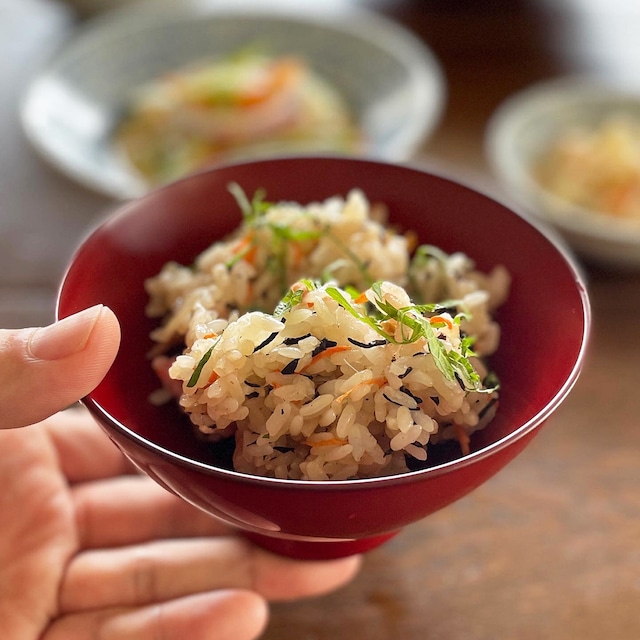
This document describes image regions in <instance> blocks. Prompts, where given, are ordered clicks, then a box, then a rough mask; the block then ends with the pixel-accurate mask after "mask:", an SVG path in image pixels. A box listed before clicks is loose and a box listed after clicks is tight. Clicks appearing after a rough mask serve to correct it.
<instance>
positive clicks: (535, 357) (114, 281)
mask: <svg viewBox="0 0 640 640" xmlns="http://www.w3.org/2000/svg"><path fill="white" fill-rule="evenodd" d="M231 182H237V183H238V184H240V185H241V186H242V188H243V189H244V190H245V192H246V193H249V194H252V193H254V192H255V191H256V190H257V189H260V188H264V189H266V192H267V198H268V199H269V200H272V201H273V200H281V199H282V200H293V201H296V202H300V203H303V204H306V203H308V202H310V201H313V200H322V199H325V198H327V197H329V196H333V195H346V194H347V192H348V191H349V190H350V189H352V188H354V187H358V188H360V189H362V190H363V191H364V192H365V194H366V195H367V196H368V198H369V199H370V200H371V201H372V202H382V203H385V204H386V205H387V206H388V209H389V213H390V220H391V221H392V222H393V223H394V224H395V225H397V226H399V227H400V228H402V229H405V230H409V229H411V230H413V231H415V232H417V234H418V236H419V238H420V240H421V242H428V243H430V244H435V245H437V246H439V247H441V248H442V249H444V250H445V251H448V252H452V251H463V252H465V253H467V254H468V255H470V256H471V257H472V258H473V259H474V260H475V261H476V264H477V266H478V268H480V269H482V270H489V269H490V268H491V267H493V266H494V265H496V264H503V265H505V266H506V267H507V268H508V270H509V271H510V273H511V276H512V278H513V281H512V289H511V294H510V297H509V299H508V301H507V303H506V304H505V305H504V307H503V308H502V309H501V310H500V312H499V316H498V318H499V321H500V323H501V327H502V342H501V346H500V349H499V351H498V353H497V354H496V355H495V357H494V358H493V360H492V366H493V368H494V369H495V370H496V372H497V373H498V375H499V376H500V379H501V383H502V391H501V404H500V407H499V411H498V414H497V416H496V418H495V419H494V421H493V422H492V423H491V424H490V425H489V426H488V427H487V428H486V429H485V430H483V431H481V432H478V433H477V434H476V435H475V436H474V437H473V439H472V452H471V454H470V455H468V456H466V457H464V458H459V457H457V458H447V457H443V458H442V459H440V460H438V459H437V457H436V456H432V460H434V461H435V462H436V463H435V465H434V466H432V467H430V468H427V469H423V470H420V471H414V472H411V473H408V474H406V475H400V476H394V477H386V478H377V479H372V480H351V481H334V482H305V481H296V480H276V479H270V478H259V477H253V476H249V475H245V474H242V473H237V472H234V471H231V470H229V469H227V468H223V467H222V461H221V459H220V458H219V457H218V453H217V452H216V451H215V450H214V449H213V448H212V447H211V446H207V445H205V444H203V443H201V442H198V441H197V440H196V439H195V438H194V437H193V435H192V431H191V427H190V424H189V423H188V420H187V419H186V418H185V417H184V416H183V415H181V414H180V412H179V411H178V409H177V408H176V407H175V406H173V405H167V406H163V407H157V406H154V405H152V404H151V403H150V402H149V401H148V396H149V394H150V392H151V391H153V390H154V389H155V388H156V387H157V386H158V381H157V379H156V376H155V375H154V373H153V372H152V370H151V367H150V365H149V360H148V358H147V355H146V354H147V352H148V350H149V348H150V345H151V342H150V340H149V337H148V335H149V332H150V330H151V329H152V328H153V326H154V322H155V321H153V320H149V319H147V318H146V317H145V312H144V309H145V304H146V302H147V296H146V293H145V290H144V286H143V282H144V280H145V278H147V277H149V276H152V275H155V274H156V273H157V272H158V271H159V270H160V268H161V267H162V265H163V264H164V263H165V262H167V261H168V260H176V261H178V262H181V263H183V264H188V263H190V262H191V261H192V259H193V258H194V256H195V255H196V254H198V253H199V252H200V251H202V250H204V249H205V248H206V247H207V246H208V245H209V244H210V243H211V242H213V241H214V240H216V239H219V238H222V237H223V236H224V235H225V234H227V233H229V232H230V231H232V230H233V229H234V228H235V227H236V226H237V225H238V224H239V222H240V213H239V210H238V206H237V204H236V202H235V200H234V198H233V197H232V196H231V195H230V193H229V191H228V185H229V183H231ZM97 303H103V304H106V305H108V306H110V307H111V308H112V309H113V310H114V312H115V313H116V315H117V316H118V318H119V320H120V323H121V325H122V346H121V349H120V352H119V354H118V357H117V359H116V361H115V364H114V365H113V367H112V368H111V370H110V371H109V373H108V374H107V376H106V378H105V379H104V381H103V382H102V383H101V384H100V385H99V386H98V388H97V389H96V390H95V391H94V392H92V393H91V394H90V395H89V396H88V397H87V398H85V399H84V403H85V404H86V406H87V407H88V408H89V410H90V411H91V412H92V414H93V415H94V416H95V417H96V418H97V420H98V422H99V423H100V424H101V425H102V427H103V428H104V429H105V430H106V432H107V433H108V434H109V436H110V437H111V438H112V439H113V441H114V442H115V443H116V445H117V446H118V447H120V449H121V450H122V451H123V452H124V453H125V454H126V455H127V456H128V457H129V458H130V459H131V460H132V461H133V462H134V463H135V464H136V465H137V466H138V467H140V469H142V470H143V471H144V472H145V473H147V474H148V475H149V476H151V477H152V478H153V479H155V480H156V481H157V482H158V483H160V484H161V485H162V486H164V487H166V488H167V489H168V490H170V491H172V492H174V493H175V494H177V495H178V496H181V497H182V498H184V499H185V500H187V501H188V502H190V503H192V504H194V505H196V506H198V507H200V508H201V509H203V510H205V511H206V512H208V513H210V514H211V515H212V516H215V517H217V518H220V519H221V520H223V521H225V522H227V523H229V524H231V525H233V526H235V527H238V528H239V529H240V530H242V531H243V532H244V534H245V535H247V536H248V537H250V538H252V539H253V540H255V541H257V542H258V543H259V544H261V545H262V546H264V547H266V548H269V549H271V550H274V551H277V552H279V553H283V554H286V555H290V556H294V557H298V558H330V557H339V556H344V555H348V554H351V553H355V552H362V551H366V550H368V549H371V548H373V547H375V546H377V545H378V544H380V543H381V542H383V541H384V540H386V539H387V538H389V537H390V536H392V535H393V534H394V533H396V532H398V531H399V530H401V529H402V528H403V527H404V526H405V525H408V524H410V523H412V522H415V521H416V520H419V519H421V518H424V517H425V516H427V515H429V514H430V513H432V512H434V511H436V510H437V509H440V508H442V507H445V506H446V505H448V504H450V503H451V502H453V501H454V500H457V499H459V498H461V497H462V496H464V495H465V494H467V493H469V492H470V491H471V490H473V489H475V488H476V487H478V486H479V485H480V484H482V483H483V482H485V481H486V480H487V479H488V478H490V477H491V476H493V475H494V474H495V473H496V472H497V471H499V470H500V469H501V468H502V467H504V465H506V464H507V463H508V462H509V461H510V460H512V459H513V458H514V457H515V456H516V455H517V454H518V453H519V452H521V451H522V450H523V449H524V447H525V446H526V445H527V444H528V443H529V442H530V440H531V439H532V438H533V436H534V435H535V434H536V432H537V431H538V429H539V428H540V427H541V426H542V424H543V423H544V422H545V420H546V419H547V418H548V417H549V416H550V415H551V413H552V412H553V411H554V410H555V409H557V408H558V406H559V405H560V403H561V402H562V401H563V400H564V398H565V397H566V395H567V394H568V393H569V391H570V390H571V388H572V386H573V385H574V383H575V382H576V379H577V377H578V375H579V372H580V369H581V366H582V364H583V361H584V354H585V348H586V344H587V337H588V333H589V324H590V310H589V303H588V298H587V294H586V291H585V286H584V284H583V282H582V280H581V277H580V274H579V272H578V271H577V269H576V268H575V266H574V265H573V263H572V260H571V258H570V257H569V256H568V255H567V253H566V252H565V251H564V249H563V248H562V247H561V246H560V245H559V244H557V242H556V241H555V240H553V239H552V238H551V237H550V236H548V235H547V232H546V231H542V230H541V229H540V228H539V227H537V226H536V225H535V224H533V223H532V222H530V221H527V220H526V219H525V218H523V217H521V216H520V215H518V214H516V213H514V212H513V211H511V210H510V209H508V208H506V207H505V206H503V205H502V204H499V203H498V202H495V201H494V200H492V199H490V198H488V197H487V196H485V195H482V194H480V193H478V192H476V191H474V190H472V189H469V188H467V187H465V186H462V185H460V184H457V183H456V182H454V181H451V180H449V179H446V178H443V177H439V176H436V175H432V174H429V173H426V172H424V171H421V170H417V169H414V168H408V167H401V166H397V165H391V164H385V163H380V162H375V161H368V160H358V159H346V158H345V159H342V158H341V159H338V158H289V159H278V160H265V161H258V162H249V163H243V164H238V165H235V166H226V167H220V168H216V169H214V170H212V171H208V172H204V173H200V174H198V175H195V176H192V177H189V178H186V179H183V180H181V181H179V182H176V183H173V184H171V185H169V186H167V187H164V188H161V189H159V190H157V191H154V192H152V193H150V194H148V195H146V196H144V197H142V198H140V199H138V200H134V201H132V202H130V203H128V204H125V205H124V206H122V207H120V208H119V210H117V211H115V212H114V213H113V214H112V215H111V216H110V217H109V218H108V219H107V220H106V221H105V222H104V223H103V224H102V225H101V226H100V227H98V228H97V229H96V230H94V231H93V232H92V233H91V234H90V235H89V236H88V237H87V238H86V240H85V241H84V242H83V243H82V245H81V246H80V247H79V249H78V250H77V252H76V254H75V255H74V257H73V259H72V261H71V264H70V267H69V269H68V272H67V274H66V277H65V279H64V282H63V283H62V287H61V290H60V297H59V302H58V315H59V317H61V318H62V317H65V316H68V315H69V314H71V313H74V312H76V311H78V310H80V309H84V308H86V307H89V306H91V305H93V304H97ZM444 451H445V450H443V452H444Z"/></svg>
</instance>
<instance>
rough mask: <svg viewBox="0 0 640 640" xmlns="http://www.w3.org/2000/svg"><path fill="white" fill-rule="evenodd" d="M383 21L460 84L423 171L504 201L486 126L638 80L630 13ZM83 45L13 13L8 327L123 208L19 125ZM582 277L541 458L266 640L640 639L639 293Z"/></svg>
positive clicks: (389, 551)
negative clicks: (578, 323)
mask: <svg viewBox="0 0 640 640" xmlns="http://www.w3.org/2000/svg"><path fill="white" fill-rule="evenodd" d="M369 4H370V5H371V6H373V7H374V8H375V9H377V10H380V11H381V12H383V13H385V14H387V15H389V16H392V17H393V18H395V19H397V20H398V21H400V22H401V23H403V24H405V25H407V26H408V27H409V28H411V29H413V30H414V31H415V32H416V33H418V34H419V35H420V36H422V37H423V38H424V39H425V40H426V41H427V42H428V44H429V45H430V46H431V47H432V49H433V50H434V51H435V53H436V55H437V56H438V57H439V58H440V60H441V62H442V64H443V66H444V69H445V72H446V74H447V80H448V85H449V101H448V106H447V111H446V114H445V116H444V119H443V121H442V123H441V125H440V127H439V129H438V130H437V132H436V133H435V135H434V136H433V137H432V138H431V139H430V140H429V141H427V143H426V144H425V145H424V148H423V150H422V152H421V154H420V155H419V157H418V158H417V159H416V161H417V162H418V163H424V164H425V166H426V165H430V164H433V163H436V164H438V165H439V166H441V167H444V168H446V169H447V170H450V171H451V172H452V173H453V174H454V175H459V176H461V177H464V178H465V179H467V178H468V179H470V180H471V181H473V180H478V181H479V182H483V183H484V184H490V180H491V176H490V175H489V173H488V169H487V166H486V162H485V158H484V153H483V148H482V147H483V135H484V127H485V124H486V121H487V119H488V117H489V116H490V115H491V113H492V112H493V110H494V109H495V107H496V106H497V105H498V104H499V103H500V102H501V101H502V100H503V99H504V98H505V97H507V96H508V95H509V94H511V93H512V92H513V91H516V90H518V89H520V88H522V87H524V86H526V85H528V84H530V83H532V82H534V81H536V80H539V79H543V78H546V77H549V76H552V75H558V74H562V73H569V72H577V71H587V70H588V71H597V72H599V73H602V74H608V75H612V74H619V75H620V76H621V77H623V76H624V74H626V73H629V74H630V73H631V72H633V71H636V70H637V68H638V64H637V62H638V59H639V58H640V38H638V37H637V34H638V33H640V5H638V8H637V9H636V8H634V6H635V5H636V4H637V3H634V2H628V3H624V4H623V2H622V0H621V1H620V2H618V3H616V2H615V1H613V0H610V1H609V2H608V3H606V5H605V3H597V2H595V1H594V0H591V2H587V1H586V0H583V2H582V3H579V2H574V3H571V2H568V1H567V2H564V3H562V2H560V1H559V0H558V2H552V1H551V0H546V1H545V0H537V1H534V0H530V1H529V2H524V1H520V0H503V1H498V0H483V1H482V2H479V1H478V0H458V1H457V2H452V1H451V0H415V1H409V0H404V1H403V0H371V1H370V2H369ZM599 4H602V7H606V8H600V9H598V8H597V7H598V6H599ZM579 7H582V8H581V9H580V11H579ZM71 28H73V16H72V15H71V14H70V13H68V12H66V11H65V9H64V8H63V7H62V6H61V5H55V4H53V3H52V2H46V1H45V0H20V2H15V1H13V2H12V1H11V0H0V74H1V77H2V80H3V92H2V94H0V132H1V139H2V141H3V143H2V145H0V325H1V326H4V327H7V328H10V327H19V326H26V325H35V324H42V323H45V322H48V321H49V320H50V319H51V318H52V316H53V304H54V299H55V291H56V287H57V283H58V282H59V280H60V277H61V275H62V272H63V270H64V266H65V264H66V262H67V260H68V257H69V256H70V254H71V252H72V250H73V247H74V246H75V245H76V244H77V242H78V241H79V239H80V238H81V237H82V236H83V235H84V233H86V231H87V229H88V228H90V227H91V226H93V225H94V224H96V223H97V222H98V221H99V220H100V219H101V218H102V216H104V215H105V214H106V213H107V212H108V210H109V209H110V207H111V206H112V203H111V202H109V201H108V200H106V199H104V198H102V197H100V196H97V195H95V194H93V193H89V192H87V191H85V190H83V189H82V188H80V187H78V186H76V185H74V184H73V183H71V182H70V181H68V180H67V179H66V178H64V177H62V176H60V175H58V173H57V172H56V171H54V170H53V169H50V168H49V167H48V166H47V165H46V164H44V163H43V162H41V161H40V159H39V158H37V157H36V155H35V154H34V153H33V151H32V150H31V149H30V148H29V146H28V145H27V144H26V142H25V140H24V139H23V137H22V134H21V132H20V130H19V126H18V118H17V106H18V100H19V95H20V93H21V91H22V89H23V88H24V86H25V84H26V82H27V80H28V77H29V74H30V73H32V72H33V71H34V70H35V69H37V66H38V65H39V64H41V63H42V61H43V60H45V59H46V56H47V55H49V53H50V51H51V50H52V47H54V46H55V44H56V43H57V42H59V41H61V39H62V38H63V37H64V36H65V35H66V34H67V33H68V30H69V29H71ZM612 34H613V36H614V38H613V40H612V41H610V42H609V41H606V40H605V36H607V35H608V36H611V35H612ZM585 35H589V39H588V40H585V39H584V36H585ZM18 61H19V62H18ZM585 268H586V272H587V276H588V279H589V283H590V295H591V299H592V304H593V316H594V317H593V319H594V326H593V334H592V340H591V348H590V353H589V357H588V360H587V364H586V368H585V370H584V373H583V375H582V377H581V378H580V380H579V382H578V384H577V385H576V387H575V389H574V391H573V392H572V394H571V395H570V396H569V398H568V400H567V401H566V402H565V403H564V404H563V405H562V407H561V408H560V409H559V410H558V411H557V413H555V414H554V415H553V417H552V418H551V419H550V420H549V421H548V423H547V425H546V426H545V428H544V429H543V431H542V433H541V434H540V435H539V436H538V437H537V438H536V440H534V442H533V444H532V445H531V446H530V447H529V448H528V449H527V450H526V451H525V452H524V453H523V454H522V455H521V456H520V457H519V458H517V459H516V460H515V461H514V462H513V463H512V464H511V465H510V466H509V467H507V468H506V469H505V470H504V471H502V472H501V473H500V474H498V475H497V476H496V477H495V478H493V479H492V480H491V481H489V482H487V483H486V484H485V485H484V486H483V487H481V488H480V489H478V490H476V491H475V492H474V493H473V494H471V495H470V496H468V497H466V498H465V499H463V500H461V501H459V502H458V503H456V504H454V505H452V506H450V507H448V508H446V509H444V510H442V511H440V512H438V513H436V514H434V515H433V516H431V517H429V518H427V519H425V520H423V521H422V522H419V523H417V524H415V525H412V526H410V527H408V528H407V529H406V530H405V531H404V532H403V533H402V534H400V535H399V536H398V537H396V538H395V539H394V540H392V541H391V542H389V543H388V544H386V545H385V546H383V547H381V548H380V549H378V550H376V551H373V552H371V553H369V554H368V555H367V557H366V559H365V563H364V567H363V570H362V572H361V573H360V575H359V576H358V577H357V579H356V580H355V581H354V582H353V583H352V584H351V585H349V586H347V587H346V588H344V589H343V590H341V591H340V592H338V593H335V594H331V595H328V596H326V597H323V598H320V599H317V600H313V601H308V602H300V603H290V604H279V605H276V606H274V607H273V617H272V621H271V624H270V626H269V628H268V630H267V632H266V634H265V639H266V640H294V639H295V640H329V639H331V640H341V639H344V640H347V639H348V640H354V639H358V640H359V639H366V640H390V639H394V640H428V639H430V638H438V639H439V640H441V639H452V640H506V639H514V640H530V639H531V640H533V639H538V638H541V639H549V638H553V640H577V639H580V640H603V639H605V638H606V639H607V640H636V639H637V638H640V606H639V605H640V490H639V488H638V487H639V486H640V421H639V420H638V416H639V415H640V392H639V391H638V377H639V376H638V374H639V373H640V371H639V366H638V360H639V359H640V343H639V342H638V340H637V338H636V333H637V328H638V318H639V317H640V277H639V274H638V273H619V272H618V273H616V272H614V271H612V270H605V269H603V268H601V267H596V266H593V265H585ZM550 357H552V355H551V356H550Z"/></svg>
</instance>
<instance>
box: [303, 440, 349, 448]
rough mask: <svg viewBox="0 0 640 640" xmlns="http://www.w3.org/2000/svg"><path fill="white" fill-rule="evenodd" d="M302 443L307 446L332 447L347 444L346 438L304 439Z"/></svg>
mask: <svg viewBox="0 0 640 640" xmlns="http://www.w3.org/2000/svg"><path fill="white" fill-rule="evenodd" d="M303 444H306V445H308V446H309V447H332V446H341V445H343V444H347V440H343V439H342V438H327V439H326V440H305V441H304V442H303Z"/></svg>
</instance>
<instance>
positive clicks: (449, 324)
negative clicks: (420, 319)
mask: <svg viewBox="0 0 640 640" xmlns="http://www.w3.org/2000/svg"><path fill="white" fill-rule="evenodd" d="M429 322H430V323H431V324H437V323H438V322H442V324H445V325H447V327H448V328H449V329H453V322H451V320H449V318H445V317H444V316H433V317H431V318H429Z"/></svg>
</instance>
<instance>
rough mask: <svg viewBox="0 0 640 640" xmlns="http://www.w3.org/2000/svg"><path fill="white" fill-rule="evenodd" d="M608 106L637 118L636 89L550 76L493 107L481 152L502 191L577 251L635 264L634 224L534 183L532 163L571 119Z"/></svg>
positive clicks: (587, 120)
mask: <svg viewBox="0 0 640 640" xmlns="http://www.w3.org/2000/svg"><path fill="white" fill-rule="evenodd" d="M613 113H624V114H629V115H630V116H633V117H634V118H635V119H636V120H638V121H640V92H633V91H631V90H622V89H619V88H615V87H613V86H610V85H607V84H606V83H604V82H602V81H596V80H594V79H589V78H585V77H569V78H556V79H553V80H550V81H547V82H542V83H539V84H537V85H534V86H532V87H529V88H528V89H525V90H523V91H521V92H520V93H518V94H516V95H514V96H512V97H510V98H508V99H507V100H506V101H505V102H504V103H503V104H502V105H500V106H499V107H498V109H497V110H496V112H495V113H494V114H493V116H492V118H491V120H490V122H489V124H488V128H487V133H486V152H487V156H488V160H489V162H490V164H491V167H492V170H493V172H494V174H495V176H496V178H497V179H498V181H499V183H500V185H501V187H502V189H503V190H504V192H505V193H506V195H507V197H509V198H511V199H512V200H513V201H515V202H516V203H517V204H518V205H519V206H520V207H522V208H524V209H525V210H526V211H527V212H529V213H530V214H532V215H535V216H538V217H539V218H541V219H543V220H544V221H546V222H547V223H549V224H551V225H553V226H555V227H556V228H557V229H558V231H559V232H560V233H561V234H562V235H563V236H564V237H565V239H566V240H567V242H568V243H569V244H570V245H571V246H572V248H573V249H574V250H575V251H576V253H577V254H579V255H580V256H581V257H582V258H584V259H586V260H588V261H594V262H597V263H600V264H605V265H607V266H615V267H623V268H637V267H640V224H638V223H637V222H635V223H634V222H633V221H628V220H627V221H624V220H621V219H620V218H614V217H613V216H611V215H608V214H606V213H603V212H599V211H592V210H588V209H583V208H580V207H577V206H575V205H572V204H570V203H569V202H567V201H566V200H563V199H561V198H559V197H557V196H554V195H553V194H552V193H550V192H549V191H547V190H545V189H544V188H543V187H541V186H540V185H539V184H538V182H537V181H535V180H534V178H533V177H532V173H531V166H532V163H533V162H534V161H535V160H536V158H538V157H539V156H540V155H541V154H542V153H543V152H544V151H545V149H547V148H548V145H549V144H550V143H551V142H552V141H553V140H554V139H555V138H556V137H557V136H558V135H559V134H560V133H562V132H564V131H566V130H567V128H569V127H572V126H574V125H576V124H577V125H580V126H583V125H584V126H587V127H592V126H595V125H597V124H598V123H600V122H601V121H602V120H603V119H604V118H606V117H607V116H609V115H611V114H613Z"/></svg>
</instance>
